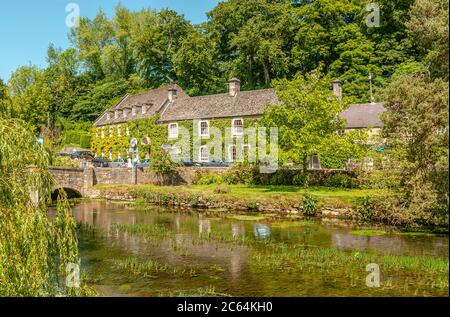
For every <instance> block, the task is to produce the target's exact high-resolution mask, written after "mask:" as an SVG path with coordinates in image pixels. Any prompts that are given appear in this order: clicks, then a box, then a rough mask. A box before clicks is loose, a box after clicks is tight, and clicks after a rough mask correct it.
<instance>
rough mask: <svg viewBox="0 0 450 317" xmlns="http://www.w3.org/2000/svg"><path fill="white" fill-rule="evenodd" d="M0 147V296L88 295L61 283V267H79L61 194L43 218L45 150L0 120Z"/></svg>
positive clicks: (26, 132) (20, 125)
mask: <svg viewBox="0 0 450 317" xmlns="http://www.w3.org/2000/svg"><path fill="white" fill-rule="evenodd" d="M0 149H1V152H0V256H1V258H2V261H0V296H80V295H93V294H94V293H93V292H92V290H90V289H88V288H86V286H84V285H81V286H82V287H81V288H70V287H69V285H67V284H66V274H67V273H66V267H67V264H69V263H74V264H79V255H78V246H77V237H76V232H75V220H74V218H73V216H72V215H71V210H70V206H69V204H68V202H67V200H66V199H65V197H64V195H61V196H60V198H59V200H58V206H57V211H56V217H55V218H50V217H48V208H47V199H46V198H47V197H48V196H49V195H50V194H51V190H52V188H53V183H52V178H51V175H50V174H49V172H48V170H47V167H48V156H47V154H46V152H44V151H42V150H41V149H40V148H39V145H38V144H37V143H36V142H35V136H34V134H33V132H32V131H31V129H30V128H29V127H28V126H27V125H26V124H25V123H24V122H22V121H20V120H17V119H4V118H1V117H0ZM30 166H34V167H33V168H30ZM34 191H35V192H36V193H38V194H39V197H41V199H40V200H39V201H37V200H33V199H32V198H31V195H30V192H34Z"/></svg>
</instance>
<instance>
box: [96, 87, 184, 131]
mask: <svg viewBox="0 0 450 317" xmlns="http://www.w3.org/2000/svg"><path fill="white" fill-rule="evenodd" d="M171 88H175V89H176V90H177V93H178V96H179V97H181V98H186V97H187V98H188V97H189V96H188V95H187V94H186V93H185V92H184V90H183V89H182V88H181V87H180V86H178V85H177V84H171V85H168V86H164V87H161V88H156V89H152V90H149V91H146V92H143V93H139V94H135V95H126V96H125V97H124V98H123V99H122V100H121V101H120V102H119V103H118V104H117V105H115V106H114V107H113V108H110V109H108V110H106V111H105V112H104V113H103V114H102V115H101V116H100V118H99V119H97V120H96V121H95V122H94V125H95V126H102V125H106V124H117V123H122V122H126V121H129V120H135V119H142V118H146V117H151V116H153V115H154V114H155V113H158V112H159V111H160V110H161V109H162V107H163V106H164V105H165V103H166V102H167V91H168V90H169V89H171ZM143 105H144V106H146V113H145V114H142V112H140V111H139V112H138V113H136V115H135V116H132V115H131V111H130V113H129V114H128V116H127V118H123V116H122V115H120V116H119V118H117V119H114V115H112V117H111V119H110V120H109V121H107V120H106V117H107V116H106V113H107V112H110V111H112V112H114V111H115V110H123V109H125V108H127V109H131V108H132V107H133V106H143Z"/></svg>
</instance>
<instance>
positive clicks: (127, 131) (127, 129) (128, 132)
mask: <svg viewBox="0 0 450 317" xmlns="http://www.w3.org/2000/svg"><path fill="white" fill-rule="evenodd" d="M125 133H126V134H127V136H130V128H129V127H128V126H127V127H126V128H125Z"/></svg>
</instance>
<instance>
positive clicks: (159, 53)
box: [130, 10, 192, 86]
mask: <svg viewBox="0 0 450 317" xmlns="http://www.w3.org/2000/svg"><path fill="white" fill-rule="evenodd" d="M191 31H192V28H191V25H190V24H189V22H187V21H186V20H185V18H184V17H183V16H180V15H178V14H177V13H176V12H175V11H172V10H163V11H161V12H156V11H153V10H142V11H140V12H139V13H138V14H136V15H135V18H134V20H133V23H132V26H131V30H130V32H131V43H132V46H133V49H134V54H135V58H136V59H137V60H138V61H139V62H138V66H137V71H138V74H139V75H140V76H141V77H142V78H143V79H145V80H146V81H147V84H148V85H149V86H159V85H161V84H162V83H166V82H168V81H169V79H168V78H172V79H173V78H174V77H175V73H174V71H173V65H172V54H173V53H174V52H176V51H177V48H178V47H179V45H180V41H181V39H182V38H184V37H185V36H186V35H187V34H188V33H189V32H191Z"/></svg>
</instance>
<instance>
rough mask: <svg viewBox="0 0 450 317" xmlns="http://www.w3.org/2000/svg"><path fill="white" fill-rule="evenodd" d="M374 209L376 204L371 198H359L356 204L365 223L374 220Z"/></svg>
mask: <svg viewBox="0 0 450 317" xmlns="http://www.w3.org/2000/svg"><path fill="white" fill-rule="evenodd" d="M373 209H374V202H373V201H372V198H371V197H369V196H365V197H362V198H359V199H358V200H357V202H356V211H357V212H358V214H359V215H360V216H361V218H362V219H363V220H365V221H371V220H372V213H373Z"/></svg>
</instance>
